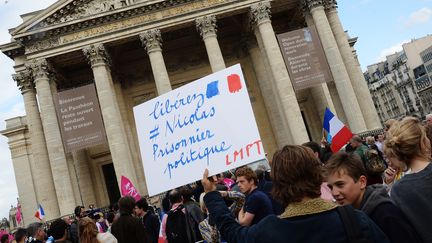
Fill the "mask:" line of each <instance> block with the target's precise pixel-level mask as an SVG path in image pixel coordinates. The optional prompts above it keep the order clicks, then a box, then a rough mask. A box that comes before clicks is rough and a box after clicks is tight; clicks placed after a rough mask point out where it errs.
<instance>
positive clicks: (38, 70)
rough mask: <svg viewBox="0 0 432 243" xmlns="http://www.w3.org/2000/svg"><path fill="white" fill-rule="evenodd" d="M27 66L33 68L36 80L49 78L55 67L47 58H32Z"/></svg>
mask: <svg viewBox="0 0 432 243" xmlns="http://www.w3.org/2000/svg"><path fill="white" fill-rule="evenodd" d="M25 66H26V67H27V69H29V70H31V73H32V75H33V78H34V81H35V82H36V80H37V79H40V78H49V77H50V76H51V75H52V74H53V69H52V67H51V65H50V64H49V62H48V61H47V60H46V59H45V58H42V59H35V60H32V61H30V62H28V63H26V64H25Z"/></svg>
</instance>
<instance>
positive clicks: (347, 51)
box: [0, 0, 380, 223]
mask: <svg viewBox="0 0 432 243" xmlns="http://www.w3.org/2000/svg"><path fill="white" fill-rule="evenodd" d="M22 17H23V20H24V21H23V23H22V24H21V25H19V26H17V27H16V28H14V29H12V30H11V31H10V34H11V36H12V41H11V42H10V43H7V44H4V45H1V46H0V49H1V51H2V52H3V53H4V54H6V55H7V56H9V57H10V58H11V59H13V60H14V61H15V70H16V74H15V75H14V76H13V79H14V80H15V81H16V83H17V85H18V88H20V90H21V91H22V95H23V99H24V103H25V110H26V116H25V117H17V118H12V119H9V120H7V127H6V129H5V130H4V131H2V134H3V135H4V136H7V137H8V139H9V144H10V149H11V153H12V158H13V163H14V168H15V173H16V178H17V185H18V190H19V197H20V202H21V205H22V209H23V214H24V220H25V222H26V223H29V222H31V221H33V220H34V218H33V216H32V215H33V214H34V211H35V207H36V204H37V203H40V204H41V205H43V207H44V208H45V212H46V215H47V218H48V219H52V218H55V217H59V216H61V215H66V214H70V213H72V211H73V208H74V207H75V206H76V205H80V204H84V205H89V204H91V203H94V204H96V205H97V206H105V205H108V204H109V203H112V202H114V201H115V200H116V199H117V198H118V196H119V193H118V191H119V190H118V182H119V181H120V178H119V176H120V175H126V176H127V177H128V178H129V179H131V181H132V182H133V183H134V184H135V185H136V186H137V187H138V190H139V192H140V193H142V194H146V184H145V178H144V173H143V166H142V163H141V159H140V153H139V151H138V140H137V135H136V129H135V124H134V119H133V107H134V106H136V105H138V104H141V103H142V102H145V101H146V100H148V99H151V98H152V97H155V96H157V95H158V94H163V93H165V92H168V91H170V90H172V89H175V88H176V87H179V86H181V85H183V84H185V83H188V82H190V81H193V80H196V79H198V78H200V77H203V76H205V75H208V74H210V73H212V72H214V71H218V70H221V69H223V68H225V67H227V66H231V65H233V64H236V63H240V64H241V65H242V69H243V72H244V75H245V78H246V81H247V85H248V91H249V95H250V99H251V103H252V107H253V111H254V113H255V118H256V122H257V124H258V127H259V131H260V134H261V137H262V140H263V145H264V147H265V150H266V152H268V154H269V155H271V154H272V153H273V152H274V151H275V150H276V149H277V148H278V147H281V146H283V145H284V144H288V143H295V144H299V143H303V142H306V141H308V140H316V141H317V140H320V139H321V136H322V119H323V113H324V110H325V107H330V108H331V109H332V110H333V111H334V112H335V113H336V114H337V115H338V116H339V118H340V119H341V120H342V121H344V122H345V123H346V124H348V125H349V127H350V128H351V129H352V130H353V131H354V132H364V131H367V130H372V129H377V128H379V127H380V122H379V119H378V116H377V114H376V111H375V108H374V105H373V103H372V99H371V96H370V94H369V91H368V88H367V84H366V82H365V80H364V77H363V75H362V72H361V70H360V67H359V64H358V62H357V61H356V59H355V57H354V55H353V52H352V49H351V46H350V44H349V42H348V39H347V36H346V33H345V32H344V29H343V27H342V24H341V21H340V19H339V16H338V13H337V4H336V1H334V0H327V1H324V0H306V1H299V0H275V1H262V0H60V1H58V2H56V3H55V4H53V5H52V6H50V7H48V8H46V9H43V10H41V11H37V12H33V13H29V14H26V15H23V16H22ZM311 25H315V27H316V29H317V31H318V34H319V37H320V39H321V42H322V46H323V48H324V52H325V55H326V58H327V61H328V64H329V66H330V70H331V74H332V76H333V80H330V82H327V83H323V84H320V85H317V86H314V87H312V88H308V89H303V90H299V91H294V89H293V86H292V84H291V80H290V76H289V75H288V71H287V68H286V66H285V63H284V59H283V57H282V54H281V50H280V48H279V45H278V42H277V39H276V34H280V33H284V32H288V31H291V30H296V29H300V28H303V27H306V26H311ZM10 82H12V79H11V80H10ZM88 83H94V84H95V86H96V91H97V96H98V99H99V102H100V109H101V113H102V117H103V121H104V126H105V130H106V136H107V143H106V144H102V145H98V146H92V147H88V148H85V149H81V150H79V151H75V152H73V153H67V152H65V149H64V146H63V144H62V138H61V132H60V129H59V125H58V124H59V123H58V117H57V116H56V110H55V109H56V108H55V98H56V97H57V96H56V93H57V92H60V91H63V90H67V89H70V88H74V87H79V86H82V85H84V84H88Z"/></svg>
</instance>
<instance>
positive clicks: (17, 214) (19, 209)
mask: <svg viewBox="0 0 432 243" xmlns="http://www.w3.org/2000/svg"><path fill="white" fill-rule="evenodd" d="M15 219H16V221H17V223H18V224H21V220H22V214H21V204H20V203H19V202H18V203H17V210H16V215H15Z"/></svg>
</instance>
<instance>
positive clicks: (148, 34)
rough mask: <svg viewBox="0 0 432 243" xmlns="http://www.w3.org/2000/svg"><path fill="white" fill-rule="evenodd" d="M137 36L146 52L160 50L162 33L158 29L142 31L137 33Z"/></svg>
mask: <svg viewBox="0 0 432 243" xmlns="http://www.w3.org/2000/svg"><path fill="white" fill-rule="evenodd" d="M139 38H140V40H141V42H142V44H143V46H144V48H145V49H146V50H147V53H150V52H153V51H162V35H161V32H160V30H159V29H151V30H147V31H144V32H142V33H141V34H140V35H139Z"/></svg>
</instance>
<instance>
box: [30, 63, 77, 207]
mask: <svg viewBox="0 0 432 243" xmlns="http://www.w3.org/2000/svg"><path fill="white" fill-rule="evenodd" d="M31 68H32V72H33V76H34V82H35V84H36V91H37V94H38V98H39V104H40V110H41V116H42V125H43V131H44V134H45V140H46V146H47V150H48V157H49V160H50V162H51V171H52V175H53V179H54V186H55V189H56V190H55V191H56V194H57V200H58V204H59V209H60V215H66V214H70V213H71V212H73V210H74V208H75V206H76V202H75V197H74V192H73V188H72V182H71V178H70V175H69V170H68V164H67V160H66V155H65V151H64V148H63V141H62V138H61V134H60V128H59V125H58V119H57V115H56V108H55V105H54V97H53V94H52V92H51V85H50V82H53V81H52V80H51V79H52V77H50V73H49V72H50V71H51V70H50V68H49V65H48V62H47V61H46V60H45V59H40V60H36V61H34V62H33V63H32V64H31ZM51 196H52V195H51Z"/></svg>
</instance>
